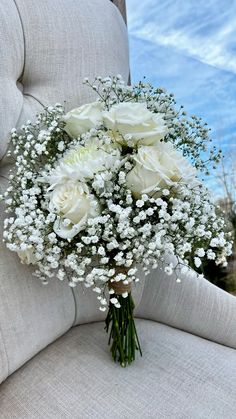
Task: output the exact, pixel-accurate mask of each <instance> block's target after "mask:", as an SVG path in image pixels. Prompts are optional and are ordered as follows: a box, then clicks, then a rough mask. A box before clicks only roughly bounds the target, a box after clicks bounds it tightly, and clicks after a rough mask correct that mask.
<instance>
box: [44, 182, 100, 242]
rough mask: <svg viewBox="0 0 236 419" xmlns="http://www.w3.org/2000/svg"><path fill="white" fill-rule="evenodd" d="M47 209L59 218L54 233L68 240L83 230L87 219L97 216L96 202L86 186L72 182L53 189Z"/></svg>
mask: <svg viewBox="0 0 236 419" xmlns="http://www.w3.org/2000/svg"><path fill="white" fill-rule="evenodd" d="M49 209H50V210H51V211H53V212H56V213H57V214H58V216H59V217H58V218H57V220H56V221H55V223H54V231H55V233H56V234H57V235H58V236H60V237H62V238H70V239H71V238H72V237H74V236H75V235H76V234H78V233H79V232H80V231H81V230H83V229H84V228H85V226H86V221H87V219H88V218H89V217H96V216H97V215H99V207H98V202H97V200H96V198H95V197H94V196H93V195H91V194H90V193H89V190H88V187H87V185H85V184H82V183H79V182H73V181H69V182H67V183H64V184H62V185H57V186H56V187H55V188H54V190H53V191H52V192H51V196H50V203H49Z"/></svg>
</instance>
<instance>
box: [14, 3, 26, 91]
mask: <svg viewBox="0 0 236 419" xmlns="http://www.w3.org/2000/svg"><path fill="white" fill-rule="evenodd" d="M13 3H14V4H15V7H16V10H17V13H18V16H19V20H20V24H21V29H22V36H23V44H24V61H23V67H22V72H21V75H20V77H19V78H18V81H21V80H22V79H23V77H24V72H25V63H26V37H25V30H24V25H23V20H22V17H21V14H20V9H19V6H18V4H17V2H16V0H13ZM23 87H24V86H23Z"/></svg>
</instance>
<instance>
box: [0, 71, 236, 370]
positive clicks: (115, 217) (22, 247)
mask: <svg viewBox="0 0 236 419" xmlns="http://www.w3.org/2000/svg"><path fill="white" fill-rule="evenodd" d="M85 83H86V84H87V85H88V86H90V87H91V88H92V89H93V90H94V91H96V92H97V94H98V101H97V102H94V103H89V104H86V105H83V106H81V107H79V108H77V109H73V110H71V111H70V112H69V113H67V114H65V112H64V109H63V107H62V106H61V105H58V104H57V105H55V106H54V107H47V108H45V109H44V111H43V112H42V113H41V114H39V115H38V116H37V119H36V121H35V122H34V123H31V122H30V121H28V122H27V123H26V124H25V125H24V126H22V127H21V129H20V130H19V131H17V130H16V129H13V130H12V135H11V136H12V142H13V145H14V152H13V153H12V155H13V156H14V155H15V158H16V168H15V170H14V172H12V173H11V174H10V185H9V187H8V189H7V191H6V193H5V195H4V199H5V203H6V205H7V211H8V213H10V214H9V216H8V218H7V219H6V220H5V226H4V227H5V230H4V241H5V242H6V245H7V247H8V248H9V249H10V250H11V251H14V252H17V253H18V255H19V257H20V258H21V261H22V262H23V263H26V264H34V265H35V266H36V270H35V275H36V276H37V277H39V278H40V279H41V280H42V281H43V283H47V282H48V280H50V279H51V278H53V277H55V276H56V277H57V278H58V279H59V280H61V281H63V280H67V281H68V284H69V286H70V287H75V286H76V285H77V284H78V283H83V284H84V286H85V287H91V288H92V289H93V291H94V292H95V293H97V298H98V301H99V304H100V310H102V311H105V310H107V309H108V314H107V318H106V329H107V331H110V339H109V342H112V345H111V352H112V356H113V358H114V360H117V361H119V362H120V364H121V365H122V366H125V365H126V364H127V363H131V362H132V361H133V360H134V358H135V351H136V349H138V350H139V351H140V353H141V348H140V344H139V340H138V336H137V332H136V328H135V323H134V318H133V309H134V302H133V299H132V284H133V283H134V282H137V281H139V276H138V275H140V272H143V273H144V274H145V275H147V274H148V273H149V272H150V270H151V269H155V268H156V267H157V266H159V267H161V268H162V269H163V270H164V271H165V273H166V274H167V275H171V274H172V273H175V279H176V280H177V281H178V282H179V281H180V280H179V278H178V272H179V270H180V271H181V270H186V269H189V266H192V265H195V266H196V267H197V268H199V267H200V265H201V263H202V259H204V258H206V259H215V261H216V263H223V264H226V256H227V255H229V254H230V253H231V243H230V241H229V240H228V238H227V235H226V234H225V233H224V221H223V219H222V218H220V217H218V216H217V215H216V212H215V207H214V204H213V203H212V200H211V198H210V196H209V193H208V191H207V189H206V188H205V187H204V186H203V184H202V182H200V181H199V180H198V178H197V169H198V170H200V171H202V172H207V171H208V170H209V169H208V165H209V164H210V163H211V162H212V163H213V165H214V164H215V163H216V162H218V161H219V159H220V153H219V152H217V151H216V150H215V149H214V148H213V149H212V150H211V151H210V155H209V156H208V160H207V162H205V161H204V154H205V152H206V144H207V142H208V129H207V128H206V126H205V124H203V123H202V122H201V119H198V118H197V117H195V116H193V117H191V118H189V119H187V118H186V116H185V113H184V112H183V109H182V108H180V109H179V110H176V107H175V100H174V98H173V95H172V94H170V95H168V94H166V93H165V91H164V90H162V89H156V88H153V87H152V86H151V85H149V84H145V83H143V82H140V83H138V84H137V85H134V86H126V85H125V84H124V82H123V80H122V78H121V77H120V76H116V77H107V78H104V79H101V78H99V77H98V78H96V79H95V82H94V84H90V83H89V82H88V80H85ZM169 255H174V256H175V258H176V265H174V264H173V263H171V262H168V260H169V259H168V256H169ZM137 266H139V267H140V269H142V270H140V269H139V271H138V270H137ZM177 268H178V269H177Z"/></svg>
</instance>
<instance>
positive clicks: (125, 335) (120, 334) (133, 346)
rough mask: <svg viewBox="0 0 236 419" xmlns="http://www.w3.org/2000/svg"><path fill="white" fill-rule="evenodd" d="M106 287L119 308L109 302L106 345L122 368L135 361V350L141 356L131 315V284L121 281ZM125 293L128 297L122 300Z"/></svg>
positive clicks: (132, 306)
mask: <svg viewBox="0 0 236 419" xmlns="http://www.w3.org/2000/svg"><path fill="white" fill-rule="evenodd" d="M123 272H124V270H123ZM108 287H109V288H110V289H113V290H114V292H115V294H112V295H111V298H114V297H115V298H116V299H117V300H118V302H119V304H120V307H119V308H118V307H116V306H115V305H114V304H112V303H111V301H110V304H109V310H108V313H107V317H106V320H105V324H106V326H105V329H106V331H107V332H109V330H110V335H109V341H108V345H110V344H111V353H112V357H113V359H114V361H115V362H116V361H118V362H119V363H120V365H121V366H122V367H126V365H127V364H131V362H133V361H134V360H135V352H136V350H138V351H139V352H140V355H141V356H142V351H141V347H140V343H139V339H138V335H137V330H136V327H135V322H134V315H133V311H134V307H135V305H134V301H133V298H132V295H131V287H132V284H131V283H128V284H124V282H123V281H113V282H111V281H110V282H109V283H108ZM126 292H127V293H128V296H126V298H124V297H123V296H122V294H124V293H126Z"/></svg>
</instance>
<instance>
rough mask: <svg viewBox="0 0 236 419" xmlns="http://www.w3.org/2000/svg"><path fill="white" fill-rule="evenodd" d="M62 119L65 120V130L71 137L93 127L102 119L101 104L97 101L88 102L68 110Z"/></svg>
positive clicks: (75, 136) (77, 135)
mask: <svg viewBox="0 0 236 419" xmlns="http://www.w3.org/2000/svg"><path fill="white" fill-rule="evenodd" d="M63 120H64V121H65V122H66V125H65V128H64V129H65V131H66V132H67V134H68V135H69V136H70V137H72V138H78V137H79V136H80V135H81V134H84V133H85V132H87V131H89V130H90V129H92V128H94V127H95V126H96V125H98V124H100V123H101V121H102V104H101V103H99V102H92V103H88V104H87V105H83V106H80V107H79V108H75V109H72V110H71V111H70V112H68V113H67V114H66V115H65V116H64V118H63Z"/></svg>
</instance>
